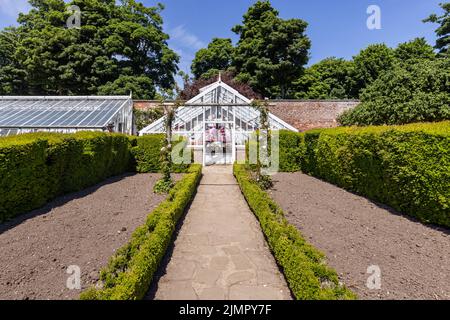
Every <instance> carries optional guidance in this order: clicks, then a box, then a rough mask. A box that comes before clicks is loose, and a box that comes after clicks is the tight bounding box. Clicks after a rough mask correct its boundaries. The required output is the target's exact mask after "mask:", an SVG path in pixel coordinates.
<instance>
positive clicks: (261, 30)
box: [232, 1, 311, 98]
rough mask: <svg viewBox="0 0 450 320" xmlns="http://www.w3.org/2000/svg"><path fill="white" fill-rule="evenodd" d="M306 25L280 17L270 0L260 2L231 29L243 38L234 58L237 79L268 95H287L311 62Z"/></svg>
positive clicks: (280, 96) (302, 22)
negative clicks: (240, 22) (309, 60)
mask: <svg viewBox="0 0 450 320" xmlns="http://www.w3.org/2000/svg"><path fill="white" fill-rule="evenodd" d="M306 27H307V23H306V22H305V21H303V20H300V19H289V20H284V19H281V18H280V17H279V16H278V11H276V10H275V9H274V8H273V7H272V5H271V4H270V2H269V1H257V2H256V3H255V4H254V5H253V6H251V7H250V8H249V9H248V11H247V13H246V14H245V15H244V19H243V23H242V25H237V26H235V27H234V28H233V29H232V30H233V32H235V33H236V34H238V35H239V37H240V38H239V41H238V43H237V46H236V51H235V55H234V58H233V67H235V69H236V71H237V73H238V76H237V79H238V80H241V81H243V82H248V83H249V84H250V85H251V86H252V87H253V88H254V89H255V90H256V91H258V92H260V93H261V94H263V95H264V96H266V97H271V98H277V97H279V98H285V97H288V96H289V94H290V86H291V83H292V81H293V80H295V79H297V78H298V77H299V76H300V75H301V73H302V72H303V66H304V65H305V64H306V63H307V62H308V50H309V49H310V47H311V42H310V40H309V38H308V37H307V36H306V35H305V30H306Z"/></svg>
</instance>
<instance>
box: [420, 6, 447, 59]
mask: <svg viewBox="0 0 450 320" xmlns="http://www.w3.org/2000/svg"><path fill="white" fill-rule="evenodd" d="M440 6H441V8H442V9H444V13H443V14H442V15H441V16H438V15H437V14H432V15H430V16H429V17H428V18H427V19H425V20H424V21H425V22H434V23H438V24H439V27H438V28H437V29H436V35H437V36H438V39H437V41H436V49H438V50H439V52H440V53H441V54H450V2H446V3H441V5H440Z"/></svg>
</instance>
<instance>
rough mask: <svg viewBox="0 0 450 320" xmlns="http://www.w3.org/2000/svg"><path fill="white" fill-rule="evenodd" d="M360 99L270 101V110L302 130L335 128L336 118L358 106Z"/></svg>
mask: <svg viewBox="0 0 450 320" xmlns="http://www.w3.org/2000/svg"><path fill="white" fill-rule="evenodd" d="M358 104H359V101H350V100H348V101H344V100H341V101H337V100H329V101H326V100H321V101H302V100H284V101H283V100H276V101H270V107H269V109H270V112H271V113H273V114H274V115H276V116H277V117H278V118H280V119H282V120H284V121H285V122H287V123H289V124H290V125H291V126H293V127H295V128H297V129H298V130H300V131H305V130H309V129H316V128H333V127H336V126H337V125H338V123H337V121H336V119H337V117H338V116H339V115H340V114H341V113H342V112H344V111H345V110H348V109H351V108H354V107H356V106H357V105H358Z"/></svg>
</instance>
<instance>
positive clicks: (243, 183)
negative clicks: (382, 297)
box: [233, 164, 356, 300]
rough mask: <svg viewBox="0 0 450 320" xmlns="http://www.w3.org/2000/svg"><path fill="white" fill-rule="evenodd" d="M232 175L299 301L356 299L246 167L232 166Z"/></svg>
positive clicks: (323, 257)
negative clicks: (252, 178) (252, 177)
mask: <svg viewBox="0 0 450 320" xmlns="http://www.w3.org/2000/svg"><path fill="white" fill-rule="evenodd" d="M233 172H234V175H235V177H236V179H237V181H238V183H239V186H240V188H241V190H242V193H243V194H244V197H245V199H246V200H247V203H248V204H249V206H250V208H251V210H252V211H253V213H254V214H255V215H256V217H257V218H258V220H259V222H260V224H261V227H262V230H263V232H264V234H265V236H266V239H267V241H268V243H269V247H270V248H271V250H272V252H273V254H274V256H275V259H276V260H277V262H278V264H279V265H280V266H281V267H282V269H283V272H284V275H285V277H286V280H287V282H288V285H289V288H290V289H291V291H292V293H293V294H294V296H295V298H296V299H298V300H350V299H355V298H356V295H355V294H354V293H353V292H351V291H350V290H349V289H347V288H346V287H345V286H343V285H341V284H340V283H339V279H338V276H337V274H336V272H335V271H334V270H333V269H331V268H329V267H327V266H326V264H325V261H324V260H325V256H324V255H323V254H322V253H321V252H319V251H318V250H317V249H315V248H314V247H313V246H311V245H310V244H308V243H307V242H306V241H305V239H304V238H303V237H302V235H301V234H300V232H299V231H298V230H297V229H296V228H295V227H294V226H292V225H290V224H289V223H288V222H287V220H286V218H285V217H284V214H283V211H282V210H281V208H280V207H279V206H278V205H277V204H276V203H275V202H274V201H273V200H272V199H271V198H270V196H269V195H268V194H267V193H266V192H264V191H263V190H261V188H260V187H259V186H258V185H257V184H256V183H254V182H252V181H251V179H250V176H249V172H248V171H247V169H246V166H245V165H240V164H235V165H234V168H233Z"/></svg>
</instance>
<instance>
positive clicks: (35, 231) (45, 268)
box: [0, 174, 165, 300]
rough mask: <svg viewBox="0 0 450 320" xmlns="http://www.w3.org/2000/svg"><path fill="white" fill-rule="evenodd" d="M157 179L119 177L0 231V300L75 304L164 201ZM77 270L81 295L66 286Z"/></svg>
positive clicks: (56, 201) (48, 205)
mask: <svg viewBox="0 0 450 320" xmlns="http://www.w3.org/2000/svg"><path fill="white" fill-rule="evenodd" d="M159 178H160V175H157V174H140V175H130V174H128V175H123V176H119V177H115V178H111V179H108V180H107V181H105V182H103V183H102V184H99V185H96V186H94V187H91V188H88V189H86V190H84V191H81V192H77V193H72V194H70V195H67V196H63V197H60V198H58V199H56V200H55V201H52V202H51V203H49V204H47V205H46V206H45V207H43V208H41V209H38V210H35V211H32V212H30V213H28V214H25V215H22V216H20V217H18V218H16V219H15V220H13V221H10V222H7V223H4V224H2V225H0V252H1V253H0V299H57V300H60V299H77V298H78V296H79V294H80V292H81V291H82V290H83V289H85V288H87V287H89V286H91V285H93V284H95V282H96V281H97V280H98V275H99V270H100V269H101V268H102V267H103V266H105V265H106V264H107V263H108V260H109V258H110V257H111V256H112V255H113V254H114V252H115V250H117V249H118V248H120V247H121V246H123V245H124V244H125V243H127V241H128V240H129V239H130V236H131V234H132V232H133V231H134V230H135V229H136V228H137V227H138V226H139V225H141V224H143V223H144V221H145V218H146V216H147V215H148V214H149V213H150V212H151V210H152V209H153V208H155V207H156V206H157V205H158V204H159V203H160V202H161V201H162V200H163V199H164V198H165V197H164V196H161V195H155V194H154V193H153V191H152V188H153V185H154V184H155V182H156V181H157V180H158V179H159ZM72 265H75V266H79V267H80V270H81V285H82V290H69V289H68V288H67V286H66V283H67V279H68V278H69V277H70V274H68V273H67V269H68V267H69V266H72Z"/></svg>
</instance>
